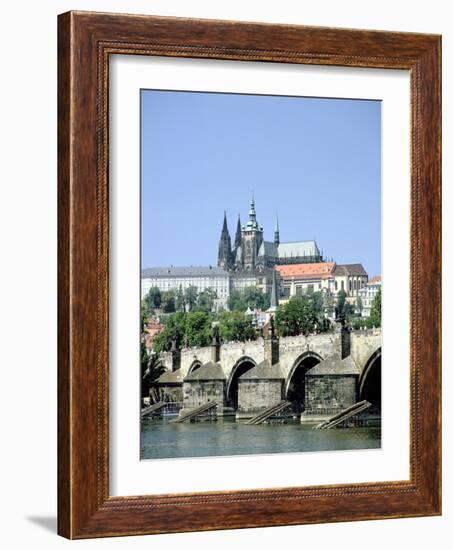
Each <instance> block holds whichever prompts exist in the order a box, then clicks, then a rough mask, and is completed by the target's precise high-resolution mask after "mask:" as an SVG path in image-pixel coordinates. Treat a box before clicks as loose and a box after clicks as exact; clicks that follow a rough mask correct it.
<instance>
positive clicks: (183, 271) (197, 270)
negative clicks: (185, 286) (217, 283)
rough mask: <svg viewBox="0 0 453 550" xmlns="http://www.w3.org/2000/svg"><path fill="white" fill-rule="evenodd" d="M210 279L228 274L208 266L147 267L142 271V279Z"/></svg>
mask: <svg viewBox="0 0 453 550" xmlns="http://www.w3.org/2000/svg"><path fill="white" fill-rule="evenodd" d="M210 276H211V277H212V276H225V277H227V276H228V272H227V271H225V270H224V269H221V268H220V267H217V266H214V265H209V266H187V267H174V266H168V267H148V268H147V269H142V279H155V278H160V277H162V278H168V277H210Z"/></svg>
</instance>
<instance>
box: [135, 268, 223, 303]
mask: <svg viewBox="0 0 453 550" xmlns="http://www.w3.org/2000/svg"><path fill="white" fill-rule="evenodd" d="M141 283H142V284H141V296H142V299H143V298H144V297H145V296H146V294H148V292H149V290H150V288H158V289H159V290H160V291H161V292H166V291H168V290H173V291H175V292H177V291H178V290H180V289H181V290H183V291H184V290H186V289H187V288H189V287H193V288H195V289H196V290H197V292H203V291H205V290H212V291H213V292H215V294H216V296H217V299H216V306H217V307H225V306H226V302H227V300H228V297H229V295H230V274H229V273H228V272H227V271H225V270H224V269H222V268H220V267H216V266H187V267H174V266H168V267H150V268H148V269H144V270H142V276H141Z"/></svg>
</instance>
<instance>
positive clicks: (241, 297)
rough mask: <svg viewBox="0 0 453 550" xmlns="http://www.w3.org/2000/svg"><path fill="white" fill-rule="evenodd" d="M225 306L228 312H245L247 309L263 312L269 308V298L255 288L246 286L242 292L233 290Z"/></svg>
mask: <svg viewBox="0 0 453 550" xmlns="http://www.w3.org/2000/svg"><path fill="white" fill-rule="evenodd" d="M227 305H228V309H229V310H230V311H246V309H247V308H250V309H261V310H264V311H265V310H266V309H269V307H270V297H269V294H264V293H263V292H261V290H259V289H258V288H256V287H255V286H248V287H246V288H244V290H242V291H239V290H233V291H232V292H231V293H230V296H229V298H228V302H227Z"/></svg>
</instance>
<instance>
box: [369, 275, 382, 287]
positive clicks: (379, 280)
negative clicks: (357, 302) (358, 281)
mask: <svg viewBox="0 0 453 550" xmlns="http://www.w3.org/2000/svg"><path fill="white" fill-rule="evenodd" d="M377 283H382V277H381V275H375V276H374V277H371V279H370V280H369V281H368V284H369V285H375V284H377Z"/></svg>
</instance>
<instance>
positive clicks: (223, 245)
mask: <svg viewBox="0 0 453 550" xmlns="http://www.w3.org/2000/svg"><path fill="white" fill-rule="evenodd" d="M217 265H218V266H219V267H221V268H222V269H225V270H226V271H227V270H229V269H230V267H231V238H230V233H229V231H228V224H227V217H226V212H225V215H224V217H223V227H222V233H221V235H220V242H219V259H218V262H217Z"/></svg>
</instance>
